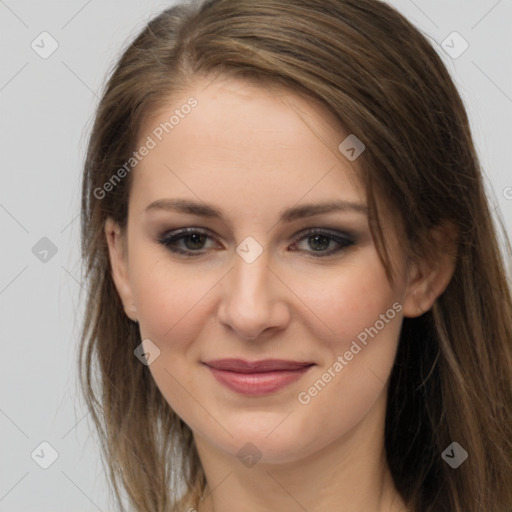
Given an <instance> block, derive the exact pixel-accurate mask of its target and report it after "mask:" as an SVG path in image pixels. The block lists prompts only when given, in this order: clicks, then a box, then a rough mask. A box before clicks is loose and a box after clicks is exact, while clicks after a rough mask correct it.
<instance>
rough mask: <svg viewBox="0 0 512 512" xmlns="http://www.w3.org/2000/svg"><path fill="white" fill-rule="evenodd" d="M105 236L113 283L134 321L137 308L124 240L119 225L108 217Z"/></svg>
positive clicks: (126, 311)
mask: <svg viewBox="0 0 512 512" xmlns="http://www.w3.org/2000/svg"><path fill="white" fill-rule="evenodd" d="M105 237H106V240H107V246H108V253H109V259H110V266H111V269H112V279H113V281H114V285H115V287H116V290H117V293H118V294H119V297H120V299H121V302H122V303H123V306H124V311H125V313H126V315H127V316H128V318H130V319H131V320H133V321H134V322H136V321H137V310H136V308H135V304H134V301H133V295H132V290H131V285H130V279H129V273H128V262H127V250H126V240H125V238H124V235H123V233H122V231H121V228H120V227H119V225H118V224H117V223H116V222H115V221H114V220H113V219H112V218H110V217H109V218H107V220H106V221H105Z"/></svg>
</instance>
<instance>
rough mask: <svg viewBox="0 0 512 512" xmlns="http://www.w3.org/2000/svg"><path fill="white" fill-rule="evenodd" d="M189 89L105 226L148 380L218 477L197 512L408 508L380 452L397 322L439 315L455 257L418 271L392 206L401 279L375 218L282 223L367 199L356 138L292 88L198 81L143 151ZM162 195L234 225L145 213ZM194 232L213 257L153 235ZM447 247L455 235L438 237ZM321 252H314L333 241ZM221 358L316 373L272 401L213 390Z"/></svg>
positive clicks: (327, 216)
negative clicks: (349, 149) (244, 249)
mask: <svg viewBox="0 0 512 512" xmlns="http://www.w3.org/2000/svg"><path fill="white" fill-rule="evenodd" d="M190 96H194V98H196V99H197V101H198V105H197V107H196V108H195V109H194V110H192V112H191V113H190V114H188V115H187V116H185V117H184V118H183V119H180V123H179V124H178V125H177V126H175V127H174V129H173V130H172V132H170V133H169V135H167V136H166V137H165V138H164V139H163V140H162V141H161V142H159V143H158V144H157V146H156V147H155V148H154V149H152V150H151V151H150V152H149V154H148V155H147V156H146V157H145V158H144V159H143V160H142V162H140V163H139V164H138V165H137V167H136V169H135V170H134V171H133V183H132V189H131V193H130V200H129V216H128V224H127V231H126V232H123V231H121V230H120V229H119V227H118V226H117V225H116V224H115V223H114V222H113V221H112V220H111V219H109V220H108V221H107V223H106V225H105V234H106V237H107V241H108V245H109V251H110V259H111V263H112V272H113V278H114V281H115V284H116V287H117V290H118V292H119V295H120V297H121V299H122V301H123V304H124V308H125V311H126V314H127V315H128V316H129V317H130V318H131V319H132V320H136V321H138V322H139V326H140V332H141V338H142V339H150V340H151V341H152V343H153V344H154V345H155V346H157V347H158V349H159V350H160V355H159V356H158V357H157V358H156V359H155V360H154V361H153V362H152V363H151V364H150V366H149V369H150V371H151V374H152V376H153V377H154V379H155V382H156V384H157V385H158V387H159V389H160V390H161V392H162V394H163V396H164V397H165V399H166V400H167V402H168V403H169V405H170V406H171V407H172V408H173V409H174V411H176V413H177V414H178V415H179V416H180V417H181V418H182V419H183V420H184V421H185V422H186V423H187V425H188V426H189V427H190V428H191V429H192V431H193V433H194V438H195V441H196V445H197V449H198V453H199V456H200V459H201V463H202V465H203V468H204V470H205V474H206V477H207V481H208V486H207V490H206V493H205V496H204V501H202V502H201V503H200V505H199V511H200V512H208V511H216V512H219V511H228V510H239V511H247V512H249V511H250V512H259V511H268V510H286V511H295V510H297V511H301V510H304V509H306V510H308V511H309V512H317V511H325V510H341V509H343V511H344V512H362V511H365V512H367V511H369V510H372V511H382V512H384V511H386V512H388V511H389V512H395V511H405V510H408V509H407V508H406V507H405V505H404V503H403V502H402V500H401V499H400V497H399V495H398V493H397V492H396V490H395V488H394V485H393V482H392V479H391V475H390V472H389V469H388V467H387V464H386V459H385V452H384V437H383V436H384V419H385V412H386V392H387V386H388V378H389V375H390V372H391V368H392V365H393V361H394V358H395V353H396V349H397V343H398V338H399V331H400V326H401V322H402V318H403V317H404V316H409V317H414V316H418V315H420V314H422V313H424V312H425V311H427V310H428V309H429V308H430V307H431V306H432V304H433V302H434V300H435V299H436V298H437V297H438V296H439V295H440V294H441V293H442V291H443V290H444V289H445V288H446V286H447V284H448V282H449V280H450V277H451V275H452V273H453V261H452V260H451V259H450V258H448V257H443V256H442V255H441V256H440V257H439V258H437V259H436V263H435V266H434V265H427V264H426V263H425V262H413V261H410V260H409V259H408V258H407V256H406V254H405V252H404V247H405V245H404V244H403V243H400V238H399V235H400V233H398V232H397V231H396V229H397V228H396V226H397V223H396V222H393V220H392V218H391V215H390V214H389V213H386V215H385V216H384V218H383V221H384V226H385V233H386V235H387V236H388V243H389V246H390V249H391V254H392V256H393V261H394V265H395V267H396V268H397V269H398V274H397V275H398V278H397V279H396V282H395V283H393V284H391V283H390V282H389V281H388V280H387V278H386V275H385V272H384V267H383V266H382V263H381V261H380V259H379V257H378V254H377V250H376V248H375V245H374V242H373V240H372V237H371V234H370V230H369V226H368V220H367V217H366V215H364V214H361V213H360V212H356V211H350V210H347V211H337V212H331V213H324V214H320V215H316V216H314V217H309V218H302V219H298V220H294V221H292V222H288V223H282V222H279V221H278V217H279V213H280V211H281V210H282V209H284V208H289V207H293V206H297V205H302V204H305V203H318V202H321V201H326V200H339V199H343V200H345V201H351V202H354V203H360V204H363V205H364V204H365V192H364V190H363V188H362V187H361V185H360V184H359V182H358V180H357V164H358V162H357V160H356V161H355V162H352V163H351V162H349V161H348V160H347V159H346V158H345V157H344V156H343V155H341V153H340V152H339V151H338V150H337V148H338V145H339V144H340V142H341V141H342V140H344V139H345V137H346V136H347V135H349V132H347V131H346V130H345V129H344V128H343V127H342V126H341V125H340V124H339V122H338V121H337V120H336V119H335V118H334V117H333V116H332V115H331V114H330V113H329V112H328V111H327V110H326V109H325V108H324V107H323V106H322V105H320V104H319V103H316V102H314V101H313V100H310V99H306V98H303V97H300V96H298V95H297V94H295V93H292V92H287V91H283V90H277V89H271V88H269V87H265V88H262V87H261V86H260V87H258V86H256V85H254V84H250V83H248V82H245V81H240V80H235V79H232V78H229V79H217V80H215V81H213V82H208V81H206V80H198V81H197V82H196V83H195V85H194V86H192V87H190V88H189V90H188V91H187V94H184V95H183V96H182V97H180V98H176V99H175V100H174V101H172V102H171V101H170V102H169V104H168V105H166V106H165V108H163V109H162V110H160V111H159V112H158V113H156V114H155V115H153V116H152V117H151V118H150V119H148V121H147V123H146V124H145V126H143V127H142V130H141V134H140V140H141V142H142V141H144V140H145V139H146V137H147V135H150V134H151V132H152V130H153V129H154V128H155V127H156V126H158V125H159V123H161V122H165V121H166V120H168V119H169V116H170V115H171V114H172V113H173V111H174V110H175V109H176V108H179V106H180V105H183V104H184V103H185V102H186V99H187V98H188V97H190ZM166 198H186V199H191V200H196V201H198V202H205V203H208V204H212V205H214V206H215V207H217V208H218V209H221V210H222V212H223V214H224V219H223V220H218V219H211V218H206V217H201V216H197V215H192V214H189V213H178V212H175V211H166V210H163V209H160V210H156V209H154V210H151V211H145V209H146V207H147V206H148V205H149V204H150V203H152V202H153V201H156V200H159V199H166ZM184 227H194V228H201V229H203V230H205V231H207V232H208V234H209V235H210V236H211V238H207V239H205V240H203V241H202V242H201V241H200V242H197V239H195V241H193V240H191V239H190V237H189V238H188V239H182V240H181V241H178V242H176V246H177V247H179V248H181V249H183V250H188V251H189V252H193V251H194V250H195V251H196V252H199V253H202V255H200V256H195V257H194V256H192V257H187V256H183V255H179V254H178V255H177V254H173V253H172V252H170V250H169V249H168V248H166V247H165V246H163V245H161V244H160V243H159V242H158V239H159V237H160V236H161V235H162V234H164V233H168V232H170V231H172V230H176V229H179V228H184ZM306 228H325V229H329V231H335V232H342V233H343V232H347V231H348V232H350V233H355V234H356V237H355V238H356V240H355V243H354V244H353V245H351V246H349V247H346V248H344V249H343V250H342V251H341V252H338V253H335V254H333V255H330V256H325V257H315V254H316V253H315V249H316V248H317V247H318V246H319V245H320V246H322V244H323V243H324V242H325V240H324V241H321V242H320V244H319V243H318V242H317V244H316V245H315V241H314V240H311V239H309V241H308V238H307V237H306V238H304V236H303V235H301V234H300V232H301V231H303V230H305V229H306ZM298 235H299V236H298ZM249 236H251V237H253V238H254V239H255V240H256V241H257V242H258V244H259V245H260V246H261V248H262V251H263V252H262V253H261V254H260V255H259V257H257V258H256V259H255V260H254V261H253V262H251V263H248V262H247V261H246V260H244V259H243V258H242V257H241V256H239V254H237V252H236V248H237V246H239V245H240V244H241V242H242V241H243V240H244V239H245V238H246V237H249ZM438 238H439V240H440V241H441V242H442V245H446V244H447V243H448V240H447V239H446V237H445V238H443V233H441V232H440V233H439V237H438ZM325 243H326V244H328V246H327V247H325V246H322V249H321V250H320V252H321V251H323V252H324V253H327V252H329V250H331V249H333V248H336V247H338V245H337V243H336V242H335V241H331V242H330V243H329V239H327V242H325ZM293 248H295V249H296V250H293ZM394 303H398V304H399V305H400V309H401V310H400V312H397V314H396V316H394V318H393V319H391V320H389V321H388V322H386V323H385V326H384V328H382V329H381V330H379V332H378V335H376V336H375V337H374V338H369V341H368V343H367V345H366V346H362V350H361V351H360V352H358V353H357V354H356V355H354V356H353V358H352V359H351V360H350V361H347V364H346V366H344V367H343V369H342V370H341V371H339V372H338V373H336V376H335V377H333V378H332V379H331V381H330V382H329V383H328V384H327V385H326V386H325V387H324V388H323V389H322V390H321V391H320V392H319V393H318V394H317V395H316V396H314V397H311V399H310V401H309V402H308V403H307V404H303V403H300V402H299V400H298V395H299V393H301V392H305V391H307V390H308V389H309V388H310V387H311V386H312V385H313V384H314V383H315V381H317V380H318V379H321V378H322V375H323V374H324V373H325V372H327V371H328V369H329V368H330V367H332V366H333V364H334V363H335V361H336V360H337V358H338V356H340V355H341V356H343V354H345V353H346V352H347V350H349V348H350V346H351V343H352V342H353V341H354V340H357V335H358V334H360V333H361V332H363V331H364V330H365V328H368V327H370V326H374V325H375V323H376V321H377V320H379V318H381V316H380V315H382V314H385V313H386V311H388V310H389V309H390V308H392V305H393V304H394ZM145 343H146V342H145ZM360 345H361V344H360ZM146 346H148V345H146ZM225 357H234V358H243V359H247V360H251V361H254V360H259V359H266V358H280V359H287V360H295V361H309V362H313V363H314V364H315V366H314V367H312V368H311V369H310V370H309V371H308V373H306V374H305V375H303V376H302V377H301V378H300V379H299V380H298V381H296V382H294V383H292V384H290V385H288V386H287V387H285V388H283V389H281V390H279V391H277V392H274V393H271V394H269V395H265V396H257V397H251V396H246V395H243V394H239V393H236V392H234V391H231V390H230V389H228V388H226V387H224V386H223V385H222V384H220V383H218V382H217V381H216V380H215V379H214V378H213V376H212V374H211V372H210V370H209V369H208V368H207V367H205V366H204V365H203V364H202V361H206V360H210V359H217V358H225ZM248 442H250V443H252V444H253V445H254V446H256V448H257V450H258V453H259V455H260V456H261V458H260V459H259V460H258V462H257V463H256V464H255V465H253V466H251V467H248V466H246V465H245V464H243V463H242V461H241V460H240V459H239V458H238V457H237V453H238V451H239V450H240V449H241V448H242V447H243V446H244V445H246V443H248Z"/></svg>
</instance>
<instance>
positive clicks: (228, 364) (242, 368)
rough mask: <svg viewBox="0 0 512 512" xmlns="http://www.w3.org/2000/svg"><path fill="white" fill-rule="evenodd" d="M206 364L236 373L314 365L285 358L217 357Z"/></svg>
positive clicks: (291, 368)
mask: <svg viewBox="0 0 512 512" xmlns="http://www.w3.org/2000/svg"><path fill="white" fill-rule="evenodd" d="M204 364H206V365H207V366H210V367H211V368H216V369H217V370H224V371H228V372H236V373H266V372H279V371H292V370H301V369H303V368H305V367H307V366H312V365H313V364H314V363H311V362H299V361H287V360H284V359H263V360H260V361H252V362H251V361H245V360H243V359H216V360H213V361H206V362H205V363H204Z"/></svg>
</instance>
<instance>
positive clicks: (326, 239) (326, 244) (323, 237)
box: [309, 235, 330, 250]
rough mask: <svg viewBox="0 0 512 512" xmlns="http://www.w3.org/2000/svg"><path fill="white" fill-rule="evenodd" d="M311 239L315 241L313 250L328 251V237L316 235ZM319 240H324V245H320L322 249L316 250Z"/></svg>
mask: <svg viewBox="0 0 512 512" xmlns="http://www.w3.org/2000/svg"><path fill="white" fill-rule="evenodd" d="M309 239H310V240H314V243H313V245H312V248H313V249H315V250H322V249H327V247H329V242H330V239H329V238H328V237H326V236H325V235H314V236H311V237H310V238H309ZM319 239H320V240H323V241H324V243H323V244H322V243H320V247H318V246H316V248H315V244H316V242H318V240H319Z"/></svg>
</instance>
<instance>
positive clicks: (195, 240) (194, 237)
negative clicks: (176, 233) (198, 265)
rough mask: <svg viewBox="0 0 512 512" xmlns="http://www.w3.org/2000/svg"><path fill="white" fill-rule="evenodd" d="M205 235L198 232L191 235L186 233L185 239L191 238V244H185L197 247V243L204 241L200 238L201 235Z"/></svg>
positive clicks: (189, 246)
mask: <svg viewBox="0 0 512 512" xmlns="http://www.w3.org/2000/svg"><path fill="white" fill-rule="evenodd" d="M204 236H206V235H203V234H200V233H195V234H193V235H188V237H187V238H186V239H185V240H187V239H188V240H192V244H185V245H187V246H188V248H189V249H199V248H200V247H197V246H196V245H199V246H201V244H202V243H204V241H202V240H201V237H204ZM191 245H192V247H191Z"/></svg>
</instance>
